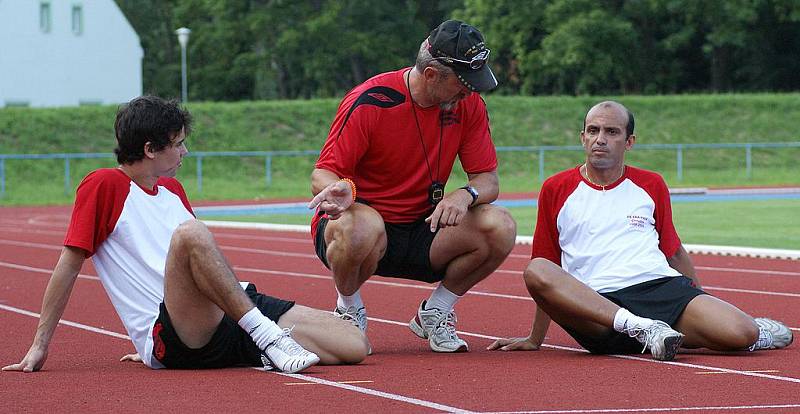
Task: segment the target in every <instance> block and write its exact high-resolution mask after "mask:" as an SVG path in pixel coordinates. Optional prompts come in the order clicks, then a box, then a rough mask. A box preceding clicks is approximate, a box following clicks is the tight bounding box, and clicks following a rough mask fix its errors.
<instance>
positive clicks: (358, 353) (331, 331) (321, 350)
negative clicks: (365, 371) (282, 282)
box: [278, 305, 368, 365]
mask: <svg viewBox="0 0 800 414" xmlns="http://www.w3.org/2000/svg"><path fill="white" fill-rule="evenodd" d="M278 325H279V326H280V327H281V328H289V327H292V326H294V329H293V330H292V337H293V338H294V339H295V340H296V341H297V343H299V344H300V345H301V346H302V347H303V348H305V349H307V350H309V351H311V352H313V353H315V354H317V355H318V356H319V358H320V362H321V363H322V364H326V365H335V364H357V363H359V362H361V361H363V360H364V358H366V356H367V347H368V344H367V340H366V337H365V336H364V335H362V334H361V331H360V330H359V329H358V328H357V327H355V326H354V325H352V324H351V323H349V322H346V321H344V320H342V319H340V318H337V317H335V316H333V314H331V313H330V312H325V311H321V310H318V309H313V308H309V307H306V306H302V305H294V306H293V307H292V308H291V309H289V311H288V312H286V313H284V314H283V315H281V317H280V319H279V320H278Z"/></svg>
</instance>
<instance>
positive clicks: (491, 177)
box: [468, 171, 500, 205]
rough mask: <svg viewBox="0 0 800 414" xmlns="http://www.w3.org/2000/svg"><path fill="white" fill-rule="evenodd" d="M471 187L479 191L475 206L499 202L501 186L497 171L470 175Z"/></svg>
mask: <svg viewBox="0 0 800 414" xmlns="http://www.w3.org/2000/svg"><path fill="white" fill-rule="evenodd" d="M468 176H469V183H468V184H469V185H470V186H472V187H474V188H475V189H476V190H477V191H478V199H477V200H476V201H475V202H474V203H473V205H478V204H485V203H491V202H492V201H494V200H497V196H498V195H499V194H500V184H499V180H498V178H497V171H489V172H485V173H480V174H468Z"/></svg>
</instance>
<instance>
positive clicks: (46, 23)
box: [39, 2, 52, 33]
mask: <svg viewBox="0 0 800 414" xmlns="http://www.w3.org/2000/svg"><path fill="white" fill-rule="evenodd" d="M51 20H52V18H51V13H50V3H48V2H41V3H39V29H41V31H43V32H45V33H50V29H51V27H52V23H51Z"/></svg>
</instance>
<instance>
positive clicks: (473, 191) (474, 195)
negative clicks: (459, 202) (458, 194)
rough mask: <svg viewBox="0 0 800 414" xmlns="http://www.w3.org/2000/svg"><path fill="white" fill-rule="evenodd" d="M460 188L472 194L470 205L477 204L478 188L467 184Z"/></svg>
mask: <svg viewBox="0 0 800 414" xmlns="http://www.w3.org/2000/svg"><path fill="white" fill-rule="evenodd" d="M460 188H461V189H463V190H467V192H468V193H469V195H471V196H472V202H471V203H469V205H470V206H472V205H473V204H475V202H476V201H478V190H476V189H475V187H473V186H471V185H469V184H467V185H465V186H463V187H460Z"/></svg>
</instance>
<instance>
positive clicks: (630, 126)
mask: <svg viewBox="0 0 800 414" xmlns="http://www.w3.org/2000/svg"><path fill="white" fill-rule="evenodd" d="M625 112H627V113H628V126H627V127H625V138H628V137H629V136H631V135H633V126H634V124H635V122H634V120H633V112H631V111H629V110H628V108H625Z"/></svg>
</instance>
